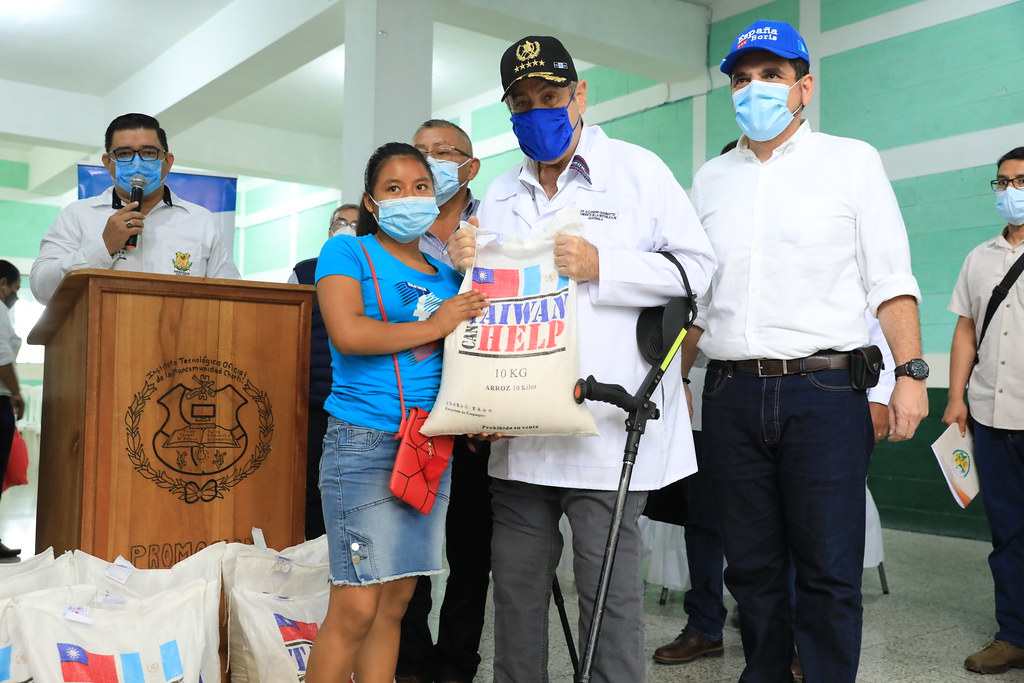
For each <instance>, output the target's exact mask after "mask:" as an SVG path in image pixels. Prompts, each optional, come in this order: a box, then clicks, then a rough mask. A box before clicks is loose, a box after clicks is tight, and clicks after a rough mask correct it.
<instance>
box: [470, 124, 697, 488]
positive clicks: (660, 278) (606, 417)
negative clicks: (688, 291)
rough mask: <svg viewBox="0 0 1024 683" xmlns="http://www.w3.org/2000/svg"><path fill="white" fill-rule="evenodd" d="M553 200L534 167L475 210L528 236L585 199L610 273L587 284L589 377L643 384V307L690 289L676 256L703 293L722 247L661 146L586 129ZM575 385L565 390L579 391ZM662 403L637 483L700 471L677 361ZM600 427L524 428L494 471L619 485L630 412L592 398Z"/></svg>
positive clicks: (583, 370) (525, 167) (583, 364)
mask: <svg viewBox="0 0 1024 683" xmlns="http://www.w3.org/2000/svg"><path fill="white" fill-rule="evenodd" d="M557 186H558V191H557V192H556V193H555V195H554V196H553V197H551V198H550V199H548V196H547V194H546V193H545V192H544V190H543V189H542V188H541V186H540V184H539V182H538V180H537V173H536V163H535V162H533V161H531V160H529V159H525V160H524V161H523V163H522V164H520V165H518V166H516V167H515V168H512V169H510V170H509V171H507V172H506V173H504V174H503V175H502V176H500V177H499V178H497V179H496V180H495V181H494V182H493V183H491V186H490V187H489V188H488V191H487V196H486V197H484V200H483V202H482V203H481V205H480V210H479V212H478V213H477V216H478V218H479V219H480V229H481V230H485V231H490V232H499V233H509V234H513V235H517V236H526V235H529V234H532V233H534V232H535V231H538V230H542V229H543V228H544V227H545V226H546V225H547V224H548V222H549V221H550V220H551V219H552V218H553V217H554V215H555V214H556V213H557V212H558V211H559V210H560V209H562V208H563V207H566V206H569V205H571V204H575V205H576V206H577V208H578V209H579V212H580V216H581V217H582V219H583V236H584V238H585V239H586V240H587V241H588V242H590V243H591V244H593V245H594V246H596V247H597V248H598V255H599V261H600V266H599V267H600V277H599V278H598V279H597V280H595V281H583V282H580V283H579V288H578V290H577V302H578V309H577V310H578V316H577V324H578V330H579V350H580V374H581V376H583V377H586V376H587V375H590V374H593V375H594V377H595V378H596V379H597V380H598V381H600V382H605V383H613V384H619V385H621V386H623V387H625V388H626V389H627V390H628V391H630V392H635V391H636V390H637V389H638V388H639V386H640V382H641V381H642V380H643V378H644V376H645V375H646V374H647V372H648V370H649V369H650V367H649V366H648V365H647V364H646V363H645V362H644V360H643V358H642V357H641V356H640V351H639V349H638V348H637V343H636V320H637V316H638V315H639V314H640V311H641V310H642V309H643V308H645V307H648V306H658V305H662V304H664V303H666V302H667V301H668V300H669V299H670V298H672V297H676V296H681V295H682V294H683V293H684V289H683V285H682V279H681V277H680V275H679V271H678V269H677V268H676V267H675V266H674V265H673V264H672V263H671V262H670V261H669V260H668V259H666V258H665V257H664V256H660V255H659V254H656V253H654V252H657V251H668V252H671V253H672V254H673V255H675V256H676V258H678V259H679V262H680V263H681V264H682V265H683V267H684V268H685V269H686V273H687V276H688V277H689V281H690V285H691V286H692V287H693V289H694V293H695V295H696V296H699V295H700V294H701V293H702V292H703V291H704V290H705V289H706V288H707V285H708V282H709V281H710V279H711V273H712V272H713V271H714V269H715V255H714V253H713V252H712V251H711V247H710V245H709V244H708V240H707V237H706V235H705V234H704V231H703V230H702V229H701V225H700V223H699V222H698V221H697V217H696V215H695V214H694V212H693V208H692V207H691V206H690V202H689V200H688V199H687V198H686V193H685V192H684V191H683V189H682V188H681V187H680V186H679V183H677V182H676V180H675V178H674V177H673V176H672V173H671V171H669V169H668V167H667V166H665V164H664V162H662V161H661V160H660V159H659V158H658V157H657V156H656V155H654V154H653V153H652V152H650V151H648V150H646V149H643V148H641V147H637V146H635V145H631V144H629V143H626V142H622V141H620V140H613V139H611V138H609V137H608V136H607V135H605V134H604V132H603V131H601V129H600V128H598V127H597V126H591V127H585V128H584V129H583V132H582V134H581V136H580V141H579V144H578V146H577V148H576V155H575V158H574V159H573V161H572V162H571V163H570V164H569V165H568V166H567V167H566V169H565V170H564V171H563V172H562V174H561V176H559V178H558V181H557ZM570 390H571V387H567V388H566V391H570ZM653 400H654V401H655V402H656V403H657V404H658V407H659V408H660V409H661V413H662V414H661V419H660V420H654V421H651V422H649V423H648V425H647V431H646V433H645V434H644V436H643V440H642V441H641V444H640V452H639V456H638V457H637V460H636V467H635V469H634V471H633V477H632V481H631V485H630V488H631V489H632V490H634V491H643V490H650V489H657V488H661V487H662V486H664V485H665V484H668V483H671V482H673V481H676V480H677V479H681V478H683V477H685V476H687V475H689V474H692V473H693V472H694V471H695V470H696V460H695V457H694V454H693V439H692V435H691V432H690V422H689V420H688V419H687V409H686V399H685V398H684V397H683V396H682V381H681V379H680V374H679V361H678V359H676V361H675V362H673V363H672V365H671V366H670V367H669V368H668V370H667V371H666V373H665V376H664V379H663V380H662V383H661V386H660V387H659V390H658V391H657V392H656V393H655V395H654V397H653ZM587 406H588V408H589V410H590V412H591V414H592V415H593V416H594V420H595V422H596V423H597V426H598V429H599V430H600V432H601V435H600V436H598V437H580V436H540V437H538V436H520V437H517V438H515V439H511V440H508V439H503V440H501V441H498V442H495V443H494V444H493V445H492V447H491V458H490V461H489V472H490V474H491V476H493V477H498V478H501V479H510V480H513V481H523V482H528V483H533V484H541V485H546V486H561V487H571V488H586V489H598V490H605V491H608V490H614V489H615V488H616V487H617V486H618V481H619V476H620V473H621V470H622V452H623V447H624V444H625V436H626V431H625V426H624V422H625V417H626V414H625V413H624V412H623V411H622V410H621V409H619V408H616V407H615V406H611V405H608V404H606V403H597V402H588V404H587Z"/></svg>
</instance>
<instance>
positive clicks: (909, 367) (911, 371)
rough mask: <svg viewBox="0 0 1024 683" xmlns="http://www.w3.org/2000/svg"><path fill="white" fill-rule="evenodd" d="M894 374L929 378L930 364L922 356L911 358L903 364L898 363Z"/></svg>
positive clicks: (914, 377)
mask: <svg viewBox="0 0 1024 683" xmlns="http://www.w3.org/2000/svg"><path fill="white" fill-rule="evenodd" d="M892 374H893V375H895V376H896V377H909V378H910V379H928V364H927V363H925V362H924V359H922V358H911V359H910V360H908V361H907V362H906V363H904V364H903V365H897V366H896V368H895V369H894V370H893V371H892Z"/></svg>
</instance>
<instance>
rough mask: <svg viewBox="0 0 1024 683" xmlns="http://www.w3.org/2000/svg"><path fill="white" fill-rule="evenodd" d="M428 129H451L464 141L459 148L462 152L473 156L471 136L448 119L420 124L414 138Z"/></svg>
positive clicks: (431, 120) (432, 120)
mask: <svg viewBox="0 0 1024 683" xmlns="http://www.w3.org/2000/svg"><path fill="white" fill-rule="evenodd" d="M427 128H451V129H452V130H454V131H455V132H456V133H458V135H459V138H461V139H462V143H461V144H460V145H459V147H461V148H462V151H463V152H469V153H470V154H471V155H472V154H473V141H472V140H470V139H469V134H468V133H466V131H464V130H462V128H460V127H459V126H458V125H456V124H454V123H452V122H451V121H448V120H446V119H430V120H428V121H424V122H423V123H421V124H420V127H419V128H417V129H416V133H415V134H414V135H413V137H416V136H417V135H419V134H420V133H421V132H422V131H424V130H426V129H427Z"/></svg>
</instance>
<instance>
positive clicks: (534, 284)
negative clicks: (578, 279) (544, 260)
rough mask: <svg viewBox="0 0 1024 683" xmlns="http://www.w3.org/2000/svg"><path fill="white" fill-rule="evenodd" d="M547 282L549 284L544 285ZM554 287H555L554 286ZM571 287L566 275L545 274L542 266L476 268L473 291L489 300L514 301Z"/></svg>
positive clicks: (474, 270)
mask: <svg viewBox="0 0 1024 683" xmlns="http://www.w3.org/2000/svg"><path fill="white" fill-rule="evenodd" d="M545 282H548V283H549V284H548V285H547V286H545V285H544V283H545ZM552 285H553V286H552ZM568 286H569V279H568V278H567V277H565V276H564V275H555V274H554V273H547V274H545V273H543V272H542V271H541V267H540V266H530V267H529V268H522V269H518V268H474V269H473V289H475V290H476V291H478V292H483V293H484V294H485V295H486V296H487V298H488V299H514V298H517V297H525V296H537V295H538V294H542V293H549V292H557V291H561V290H562V289H564V288H566V287H568Z"/></svg>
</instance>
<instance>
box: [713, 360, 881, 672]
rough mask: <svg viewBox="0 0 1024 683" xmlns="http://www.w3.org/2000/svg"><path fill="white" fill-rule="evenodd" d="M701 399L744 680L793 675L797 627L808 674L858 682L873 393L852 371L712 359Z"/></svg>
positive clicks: (804, 665) (801, 654) (726, 579)
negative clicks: (777, 369) (742, 367)
mask: <svg viewBox="0 0 1024 683" xmlns="http://www.w3.org/2000/svg"><path fill="white" fill-rule="evenodd" d="M703 406H704V416H703V427H704V447H705V455H706V458H705V462H706V466H707V471H708V474H709V475H710V477H711V480H712V485H713V489H714V493H715V497H716V499H717V501H718V511H719V514H720V518H719V522H720V526H721V531H722V539H723V542H724V545H725V556H726V560H727V562H728V567H727V568H726V571H725V581H726V584H727V585H728V586H729V590H730V592H731V593H732V595H733V596H734V597H735V598H736V601H737V602H738V603H739V609H740V633H741V635H742V637H743V652H744V655H745V658H746V668H745V669H744V671H743V675H742V676H741V678H740V681H748V682H757V683H760V682H762V681H767V682H775V681H789V680H790V672H789V660H790V655H791V654H792V651H793V639H794V634H795V639H796V645H797V647H798V648H799V651H800V659H801V662H802V664H803V667H804V672H805V674H806V676H807V680H808V681H829V682H830V683H843V682H849V683H853V681H854V680H855V679H856V675H857V665H858V662H859V659H860V644H861V626H862V621H863V610H862V606H861V593H860V586H861V575H862V573H863V560H864V526H865V520H864V506H865V496H864V479H865V477H866V476H867V468H868V460H869V455H868V454H869V452H870V446H871V442H872V431H871V417H870V414H869V412H868V404H867V396H866V394H865V392H864V391H857V390H854V389H853V388H852V387H851V386H850V375H849V372H848V371H846V370H823V371H820V372H812V373H808V374H805V375H787V376H785V377H767V378H759V377H757V376H756V375H753V374H749V373H743V372H734V371H732V370H730V369H729V368H728V366H726V365H723V364H721V363H712V365H711V366H710V367H709V368H708V374H707V379H706V381H705V385H704V404H703ZM791 566H792V567H793V568H795V570H796V607H795V609H794V607H793V606H792V605H791V602H790V590H791V588H790V586H791V585H792V584H791V581H792V579H791V577H790V567H791Z"/></svg>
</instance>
